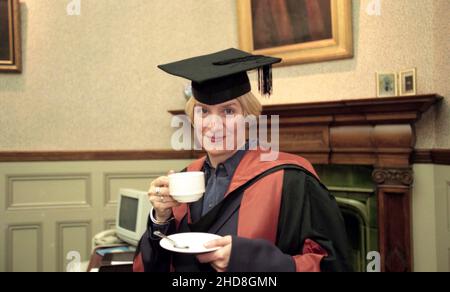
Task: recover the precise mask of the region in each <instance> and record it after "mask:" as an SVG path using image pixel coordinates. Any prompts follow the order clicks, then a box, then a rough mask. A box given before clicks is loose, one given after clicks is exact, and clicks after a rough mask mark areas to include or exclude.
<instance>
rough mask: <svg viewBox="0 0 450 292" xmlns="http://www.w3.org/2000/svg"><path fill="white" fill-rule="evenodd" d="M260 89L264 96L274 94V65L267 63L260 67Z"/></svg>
mask: <svg viewBox="0 0 450 292" xmlns="http://www.w3.org/2000/svg"><path fill="white" fill-rule="evenodd" d="M258 90H259V93H260V94H261V95H262V96H264V97H270V95H271V94H272V66H271V65H266V66H263V67H262V68H261V67H260V68H258Z"/></svg>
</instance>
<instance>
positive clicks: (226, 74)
mask: <svg viewBox="0 0 450 292" xmlns="http://www.w3.org/2000/svg"><path fill="white" fill-rule="evenodd" d="M279 62H281V59H280V58H273V57H269V56H263V55H252V54H249V53H246V52H243V51H240V50H237V49H233V48H231V49H227V50H223V51H220V52H217V53H213V54H208V55H203V56H198V57H194V58H189V59H185V60H181V61H177V62H173V63H169V64H164V65H159V66H158V68H160V69H162V70H163V71H165V72H167V73H169V74H172V75H175V76H179V77H183V78H186V79H189V80H191V81H192V93H193V95H194V97H195V98H196V99H197V100H198V101H200V102H202V103H205V104H209V105H213V104H219V103H223V102H226V101H229V100H232V99H234V98H236V97H239V96H241V95H243V94H245V93H247V92H249V91H250V90H251V87H250V81H249V79H248V75H247V71H250V70H253V69H258V88H259V91H260V92H261V94H263V95H270V94H271V93H272V71H271V66H272V64H275V63H279Z"/></svg>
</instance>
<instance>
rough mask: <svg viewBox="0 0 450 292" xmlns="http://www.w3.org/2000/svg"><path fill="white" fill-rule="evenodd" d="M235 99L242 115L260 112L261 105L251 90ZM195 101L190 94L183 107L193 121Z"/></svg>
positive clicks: (257, 114) (256, 114)
mask: <svg viewBox="0 0 450 292" xmlns="http://www.w3.org/2000/svg"><path fill="white" fill-rule="evenodd" d="M236 100H237V101H238V102H239V104H240V105H241V107H242V111H243V115H244V117H245V116H248V115H253V116H256V117H258V116H259V115H260V114H261V111H262V105H261V103H260V102H259V100H258V99H257V98H256V96H255V95H254V94H253V93H252V92H248V93H246V94H244V95H241V96H239V97H237V98H236ZM197 102H198V101H197V100H196V99H195V97H193V96H192V97H191V98H189V100H188V101H187V102H186V105H185V107H184V112H185V113H186V115H187V116H188V117H189V119H190V120H191V122H193V121H194V107H195V105H196V104H197Z"/></svg>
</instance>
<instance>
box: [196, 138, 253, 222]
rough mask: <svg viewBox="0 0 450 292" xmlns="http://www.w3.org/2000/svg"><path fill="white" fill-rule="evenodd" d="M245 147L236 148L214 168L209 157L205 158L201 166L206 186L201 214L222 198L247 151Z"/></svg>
mask: <svg viewBox="0 0 450 292" xmlns="http://www.w3.org/2000/svg"><path fill="white" fill-rule="evenodd" d="M246 146H247V145H246ZM246 149H247V147H244V148H242V149H240V150H238V151H237V152H236V153H235V154H233V156H231V157H230V158H228V159H227V160H226V161H225V162H223V163H219V164H218V165H217V167H216V168H213V167H212V165H211V162H210V160H209V158H207V159H206V161H205V164H204V166H203V171H204V172H205V181H206V188H205V195H204V196H203V204H202V212H201V216H204V215H205V214H206V213H208V212H209V211H210V210H211V209H212V208H214V207H215V206H216V205H217V204H219V203H220V201H222V200H223V198H224V196H225V193H226V192H227V190H228V187H229V186H230V183H231V179H232V178H233V175H234V173H235V171H236V168H237V167H238V165H239V163H240V162H241V159H242V157H244V154H245V152H246V151H247V150H246Z"/></svg>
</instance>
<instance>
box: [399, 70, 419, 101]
mask: <svg viewBox="0 0 450 292" xmlns="http://www.w3.org/2000/svg"><path fill="white" fill-rule="evenodd" d="M399 83H400V95H415V94H416V93H417V84H416V68H412V69H409V70H404V71H401V72H400V73H399Z"/></svg>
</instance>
